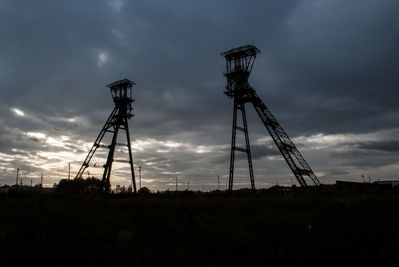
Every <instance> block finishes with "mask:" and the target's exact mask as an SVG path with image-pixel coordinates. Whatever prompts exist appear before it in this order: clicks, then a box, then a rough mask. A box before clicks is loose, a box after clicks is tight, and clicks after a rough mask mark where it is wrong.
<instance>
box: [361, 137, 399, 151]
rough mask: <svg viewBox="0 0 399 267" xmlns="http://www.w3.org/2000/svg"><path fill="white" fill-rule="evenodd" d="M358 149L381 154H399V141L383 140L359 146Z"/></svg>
mask: <svg viewBox="0 0 399 267" xmlns="http://www.w3.org/2000/svg"><path fill="white" fill-rule="evenodd" d="M359 148H360V149H367V150H378V151H383V152H399V140H384V141H381V142H367V143H363V144H359Z"/></svg>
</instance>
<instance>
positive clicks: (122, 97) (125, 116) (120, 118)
mask: <svg viewBox="0 0 399 267" xmlns="http://www.w3.org/2000/svg"><path fill="white" fill-rule="evenodd" d="M135 84H136V83H134V82H132V81H130V80H128V79H123V80H119V81H116V82H114V83H111V84H109V85H107V87H109V88H110V90H111V95H112V98H113V100H114V104H115V107H114V110H113V111H112V112H111V115H110V116H109V117H108V119H107V121H106V122H105V124H104V126H103V128H102V129H101V131H100V134H99V135H98V136H97V139H96V141H95V142H94V144H93V146H92V148H91V149H90V151H89V154H88V155H87V157H86V159H85V160H84V162H83V164H82V166H81V167H80V169H79V171H78V173H77V174H76V178H81V177H82V175H83V173H84V171H85V169H86V168H87V167H89V166H90V161H91V159H92V158H93V156H94V154H95V153H96V151H97V149H98V148H106V149H108V150H109V151H108V157H107V161H106V163H105V164H104V165H103V166H102V167H103V168H104V172H103V175H102V182H101V191H104V190H109V187H110V177H111V170H112V164H113V162H123V163H128V164H130V171H131V177H132V186H133V190H134V193H136V179H135V175H134V165H133V155H132V148H131V142H130V133H129V124H128V121H129V119H130V118H131V117H133V116H134V114H133V106H132V103H133V102H134V99H133V97H132V87H133V85H135ZM119 130H123V131H125V133H126V141H127V143H119V142H117V137H118V133H119ZM107 133H110V134H112V141H111V144H109V145H104V144H102V143H101V141H102V140H103V138H104V136H105V135H106V134H107ZM116 146H124V147H127V148H128V156H129V159H128V160H122V159H114V154H115V148H116ZM94 167H96V166H94Z"/></svg>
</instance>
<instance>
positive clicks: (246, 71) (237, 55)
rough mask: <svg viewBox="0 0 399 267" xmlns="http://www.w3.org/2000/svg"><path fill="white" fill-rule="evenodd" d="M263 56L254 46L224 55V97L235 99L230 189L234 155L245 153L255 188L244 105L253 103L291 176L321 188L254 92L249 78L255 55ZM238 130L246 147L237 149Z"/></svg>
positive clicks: (305, 184) (253, 187)
mask: <svg viewBox="0 0 399 267" xmlns="http://www.w3.org/2000/svg"><path fill="white" fill-rule="evenodd" d="M258 53H260V51H259V49H257V48H256V47H255V46H253V45H246V46H242V47H238V48H235V49H231V50H229V51H227V52H224V53H222V54H221V55H222V56H223V57H225V58H226V73H224V76H226V79H227V86H226V90H225V92H224V93H225V94H226V95H227V96H228V97H229V98H233V100H234V109H233V130H232V138H231V156H230V174H229V190H233V176H234V159H235V152H236V151H239V152H244V153H246V154H247V158H248V165H249V177H250V181H251V188H252V189H255V181H254V173H253V168H252V158H251V150H250V145H249V137H248V127H247V119H246V114H245V104H246V103H252V105H253V106H254V108H255V110H256V112H257V113H258V115H259V117H260V119H261V120H262V122H263V124H264V126H265V127H266V129H267V131H268V132H269V134H270V136H271V137H272V139H273V141H274V143H275V144H276V145H277V148H278V149H279V150H280V152H281V154H282V155H283V157H284V159H285V161H286V162H287V164H288V166H289V168H290V169H291V171H292V173H293V174H294V175H295V177H296V179H297V180H298V182H299V184H300V185H301V186H307V182H306V180H305V178H306V177H307V178H310V180H311V181H312V182H313V183H314V184H315V185H320V181H319V179H318V178H317V177H316V175H315V174H314V172H313V171H312V169H311V168H310V167H309V165H308V164H307V163H306V161H305V159H304V158H303V157H302V155H301V153H299V151H298V149H297V148H296V146H295V145H294V143H293V142H292V141H291V139H290V138H289V137H288V135H287V134H286V133H285V131H284V130H283V128H282V127H281V126H280V124H279V123H278V122H277V120H276V119H275V118H274V116H273V115H272V113H271V112H270V111H269V109H268V108H267V107H266V105H265V104H264V103H263V101H262V100H261V99H260V98H259V97H258V95H257V94H256V92H255V90H254V89H253V88H252V87H251V86H250V85H249V83H248V79H249V75H250V74H251V71H252V67H253V65H254V63H255V59H256V54H258ZM238 111H240V112H241V115H242V122H243V126H242V127H241V126H237V113H238ZM237 130H239V131H240V132H243V133H244V135H245V145H246V147H245V148H241V147H238V146H236V133H237Z"/></svg>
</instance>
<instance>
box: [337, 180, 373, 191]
mask: <svg viewBox="0 0 399 267" xmlns="http://www.w3.org/2000/svg"><path fill="white" fill-rule="evenodd" d="M335 183H336V185H337V187H338V188H341V189H363V188H364V187H366V186H369V185H370V184H368V183H359V182H350V181H335Z"/></svg>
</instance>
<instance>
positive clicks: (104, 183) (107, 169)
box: [100, 123, 120, 192]
mask: <svg viewBox="0 0 399 267" xmlns="http://www.w3.org/2000/svg"><path fill="white" fill-rule="evenodd" d="M119 128H120V123H118V124H117V125H116V126H115V127H114V135H113V137H112V142H111V145H110V148H109V152H108V158H107V162H106V163H105V165H104V174H103V179H102V181H101V188H100V190H101V192H102V191H104V189H105V190H106V191H108V190H109V188H108V187H109V185H110V179H109V177H110V175H111V169H112V163H113V161H114V153H115V146H116V139H117V137H118V131H119ZM105 187H106V188H105Z"/></svg>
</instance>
